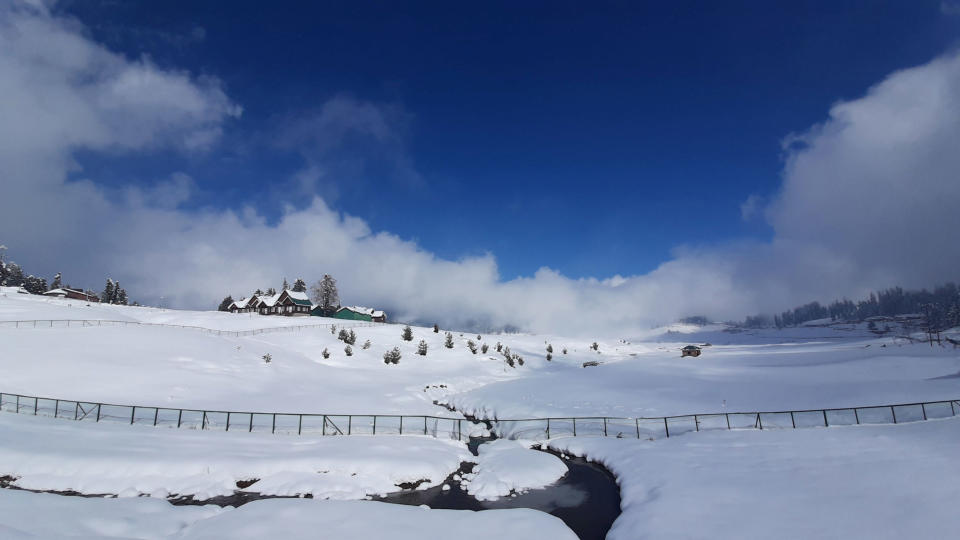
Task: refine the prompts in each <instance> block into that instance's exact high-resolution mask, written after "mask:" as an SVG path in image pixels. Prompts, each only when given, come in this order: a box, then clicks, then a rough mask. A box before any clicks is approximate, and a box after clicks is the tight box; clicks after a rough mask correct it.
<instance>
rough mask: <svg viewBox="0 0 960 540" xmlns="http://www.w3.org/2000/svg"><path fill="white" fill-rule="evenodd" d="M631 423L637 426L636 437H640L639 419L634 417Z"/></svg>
mask: <svg viewBox="0 0 960 540" xmlns="http://www.w3.org/2000/svg"><path fill="white" fill-rule="evenodd" d="M633 423H634V424H635V425H636V426H637V439H639V438H640V419H639V418H634V419H633Z"/></svg>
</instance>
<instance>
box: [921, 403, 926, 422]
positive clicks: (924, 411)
mask: <svg viewBox="0 0 960 540" xmlns="http://www.w3.org/2000/svg"><path fill="white" fill-rule="evenodd" d="M920 410H922V411H923V419H924V420H926V419H927V406H926V405H924V404H923V403H921V404H920Z"/></svg>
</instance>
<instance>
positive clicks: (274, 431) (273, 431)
mask: <svg viewBox="0 0 960 540" xmlns="http://www.w3.org/2000/svg"><path fill="white" fill-rule="evenodd" d="M276 432H277V413H273V424H272V425H271V426H270V433H276Z"/></svg>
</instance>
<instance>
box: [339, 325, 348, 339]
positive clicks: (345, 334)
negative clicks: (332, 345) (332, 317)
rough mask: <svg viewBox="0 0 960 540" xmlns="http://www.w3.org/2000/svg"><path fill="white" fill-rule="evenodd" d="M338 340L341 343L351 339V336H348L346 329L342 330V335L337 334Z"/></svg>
mask: <svg viewBox="0 0 960 540" xmlns="http://www.w3.org/2000/svg"><path fill="white" fill-rule="evenodd" d="M337 339H339V340H340V341H347V339H349V336H348V335H347V330H346V329H345V328H344V329H341V330H340V333H339V334H337Z"/></svg>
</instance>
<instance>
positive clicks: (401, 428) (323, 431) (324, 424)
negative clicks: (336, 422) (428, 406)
mask: <svg viewBox="0 0 960 540" xmlns="http://www.w3.org/2000/svg"><path fill="white" fill-rule="evenodd" d="M400 433H403V420H401V421H400ZM320 434H321V435H326V434H327V415H323V427H322V428H320Z"/></svg>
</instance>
